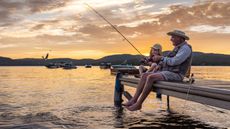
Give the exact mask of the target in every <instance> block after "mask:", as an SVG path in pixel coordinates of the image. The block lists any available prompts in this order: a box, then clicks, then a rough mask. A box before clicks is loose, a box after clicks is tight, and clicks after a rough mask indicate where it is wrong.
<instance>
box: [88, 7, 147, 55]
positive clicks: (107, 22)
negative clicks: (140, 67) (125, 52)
mask: <svg viewBox="0 0 230 129" xmlns="http://www.w3.org/2000/svg"><path fill="white" fill-rule="evenodd" d="M84 4H85V5H86V6H87V7H88V8H90V9H91V10H92V11H94V12H95V13H96V14H97V15H98V16H99V17H101V18H102V19H103V20H105V21H106V22H107V23H108V24H109V25H110V26H111V27H112V28H113V29H114V30H116V31H117V32H118V33H119V34H120V35H121V36H122V37H123V38H124V40H126V41H127V42H128V43H129V44H130V45H131V46H132V47H133V48H134V49H135V50H136V51H137V52H138V53H139V54H140V55H141V56H143V57H145V56H144V55H143V54H141V52H140V51H139V50H138V49H137V48H136V47H135V46H134V45H133V44H132V43H131V42H130V41H129V40H128V39H127V38H126V37H125V36H124V35H123V34H122V33H121V32H120V31H119V30H118V29H117V28H116V27H115V26H114V25H113V24H112V23H111V22H109V21H108V20H107V19H106V18H105V17H104V16H102V15H101V14H100V13H99V12H97V11H96V10H95V9H94V8H93V7H91V6H90V5H89V4H87V3H84Z"/></svg>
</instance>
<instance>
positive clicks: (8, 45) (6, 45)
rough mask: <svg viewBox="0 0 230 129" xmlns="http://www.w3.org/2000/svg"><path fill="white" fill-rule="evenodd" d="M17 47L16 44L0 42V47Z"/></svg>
mask: <svg viewBox="0 0 230 129" xmlns="http://www.w3.org/2000/svg"><path fill="white" fill-rule="evenodd" d="M12 47H16V45H15V44H2V43H0V49H4V48H12Z"/></svg>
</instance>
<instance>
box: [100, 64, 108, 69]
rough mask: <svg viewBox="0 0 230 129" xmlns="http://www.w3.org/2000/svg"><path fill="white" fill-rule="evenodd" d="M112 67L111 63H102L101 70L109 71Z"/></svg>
mask: <svg viewBox="0 0 230 129" xmlns="http://www.w3.org/2000/svg"><path fill="white" fill-rule="evenodd" d="M110 67H111V63H101V64H100V68H101V69H109V68H110Z"/></svg>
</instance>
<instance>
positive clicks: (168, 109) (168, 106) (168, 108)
mask: <svg viewBox="0 0 230 129" xmlns="http://www.w3.org/2000/svg"><path fill="white" fill-rule="evenodd" d="M167 111H168V112H170V103H169V95H167Z"/></svg>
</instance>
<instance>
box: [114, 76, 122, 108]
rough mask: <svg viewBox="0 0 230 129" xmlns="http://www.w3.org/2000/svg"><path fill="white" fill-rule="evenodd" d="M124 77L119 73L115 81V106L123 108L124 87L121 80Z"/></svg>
mask: <svg viewBox="0 0 230 129" xmlns="http://www.w3.org/2000/svg"><path fill="white" fill-rule="evenodd" d="M121 77H122V74H121V73H117V75H116V80H115V89H114V106H115V107H118V108H120V107H122V106H121V103H122V102H123V100H122V94H123V92H124V85H123V84H121V81H120V78H121Z"/></svg>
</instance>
